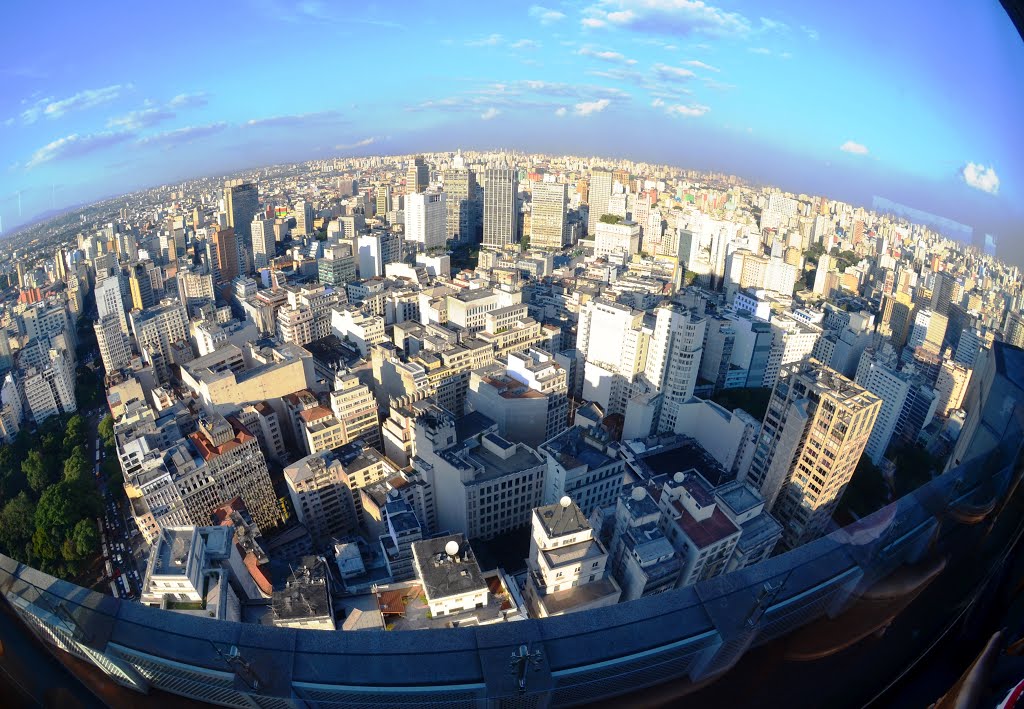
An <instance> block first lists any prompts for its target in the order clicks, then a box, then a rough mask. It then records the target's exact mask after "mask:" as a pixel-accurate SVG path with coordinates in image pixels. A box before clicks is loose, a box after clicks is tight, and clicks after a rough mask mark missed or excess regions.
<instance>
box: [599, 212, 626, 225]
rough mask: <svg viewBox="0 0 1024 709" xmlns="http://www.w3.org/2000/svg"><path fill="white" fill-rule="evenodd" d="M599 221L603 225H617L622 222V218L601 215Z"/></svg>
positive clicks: (615, 215) (616, 215)
mask: <svg viewBox="0 0 1024 709" xmlns="http://www.w3.org/2000/svg"><path fill="white" fill-rule="evenodd" d="M599 221H601V222H602V223H604V224H618V223H620V222H621V221H622V217H620V216H619V215H618V214H602V215H601V219H600V220H599Z"/></svg>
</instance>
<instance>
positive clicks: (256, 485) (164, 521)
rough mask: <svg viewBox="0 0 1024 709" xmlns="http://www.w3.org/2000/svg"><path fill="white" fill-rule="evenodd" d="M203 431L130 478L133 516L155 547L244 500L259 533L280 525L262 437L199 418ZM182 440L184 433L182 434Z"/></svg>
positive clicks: (230, 421) (230, 422) (227, 422)
mask: <svg viewBox="0 0 1024 709" xmlns="http://www.w3.org/2000/svg"><path fill="white" fill-rule="evenodd" d="M197 428H198V430H196V431H195V432H194V433H190V434H188V435H187V436H185V437H184V439H183V440H181V439H179V441H178V442H177V443H172V444H171V445H169V446H168V449H167V450H165V451H163V452H162V453H161V455H160V456H159V458H158V459H157V460H154V461H153V463H155V465H150V464H148V463H146V462H144V463H143V464H142V466H141V467H138V468H135V469H134V470H128V471H126V473H125V490H126V492H127V493H128V495H129V498H130V499H132V505H131V508H132V515H133V517H134V518H135V522H136V524H137V525H138V527H139V530H140V531H141V532H142V534H143V536H144V537H145V538H146V540H147V541H148V542H150V543H152V542H153V541H155V540H156V538H157V537H158V536H159V534H160V531H161V529H163V528H166V527H167V526H173V525H180V524H195V525H200V524H208V523H209V520H210V514H211V512H212V511H213V510H214V509H215V508H217V507H219V506H221V505H223V504H225V503H226V502H229V501H231V500H232V499H234V498H235V497H241V498H242V502H243V503H244V504H245V508H246V509H247V510H248V511H249V513H250V514H251V515H252V519H253V521H254V522H255V523H256V524H257V525H258V526H259V527H260V529H270V528H272V527H274V526H276V525H277V523H278V522H279V521H280V517H281V516H280V512H279V511H278V507H277V495H276V494H275V493H274V485H273V483H272V482H271V480H270V473H269V471H268V470H267V461H266V459H265V458H264V457H263V451H262V450H260V446H259V442H258V440H257V438H256V437H255V436H254V435H252V433H250V432H249V430H248V429H247V428H245V426H243V425H242V424H241V423H239V422H238V420H237V419H235V418H227V419H225V418H224V417H223V416H220V415H216V414H214V415H207V416H203V417H202V418H200V420H199V422H198V427H197ZM179 435H180V433H179Z"/></svg>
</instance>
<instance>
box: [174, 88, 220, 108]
mask: <svg viewBox="0 0 1024 709" xmlns="http://www.w3.org/2000/svg"><path fill="white" fill-rule="evenodd" d="M209 97H210V95H209V94H208V93H206V92H205V91H198V92H196V93H194V94H178V95H177V96H175V97H174V98H172V99H171V100H170V101H168V102H167V105H168V107H170V108H198V107H199V106H205V105H206V103H207V99H209Z"/></svg>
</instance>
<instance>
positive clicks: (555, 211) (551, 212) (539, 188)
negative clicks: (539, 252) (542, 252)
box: [530, 182, 566, 251]
mask: <svg viewBox="0 0 1024 709" xmlns="http://www.w3.org/2000/svg"><path fill="white" fill-rule="evenodd" d="M531 193H532V196H533V200H532V204H533V211H532V212H531V213H530V246H531V248H535V249H547V250H552V251H557V250H559V249H561V248H562V247H563V246H565V245H566V238H565V236H566V234H565V205H566V187H565V185H564V184H559V183H556V182H534V183H533V185H532V188H531Z"/></svg>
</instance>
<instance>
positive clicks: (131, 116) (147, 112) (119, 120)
mask: <svg viewBox="0 0 1024 709" xmlns="http://www.w3.org/2000/svg"><path fill="white" fill-rule="evenodd" d="M174 115H175V114H174V112H173V111H168V110H165V109H162V108H144V109H142V110H140V111H129V112H128V113H126V114H125V115H123V116H115V117H113V118H110V119H108V120H107V128H123V129H125V130H141V129H143V128H149V127H150V126H155V125H156V124H157V123H161V122H163V121H169V120H171V119H172V118H174Z"/></svg>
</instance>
